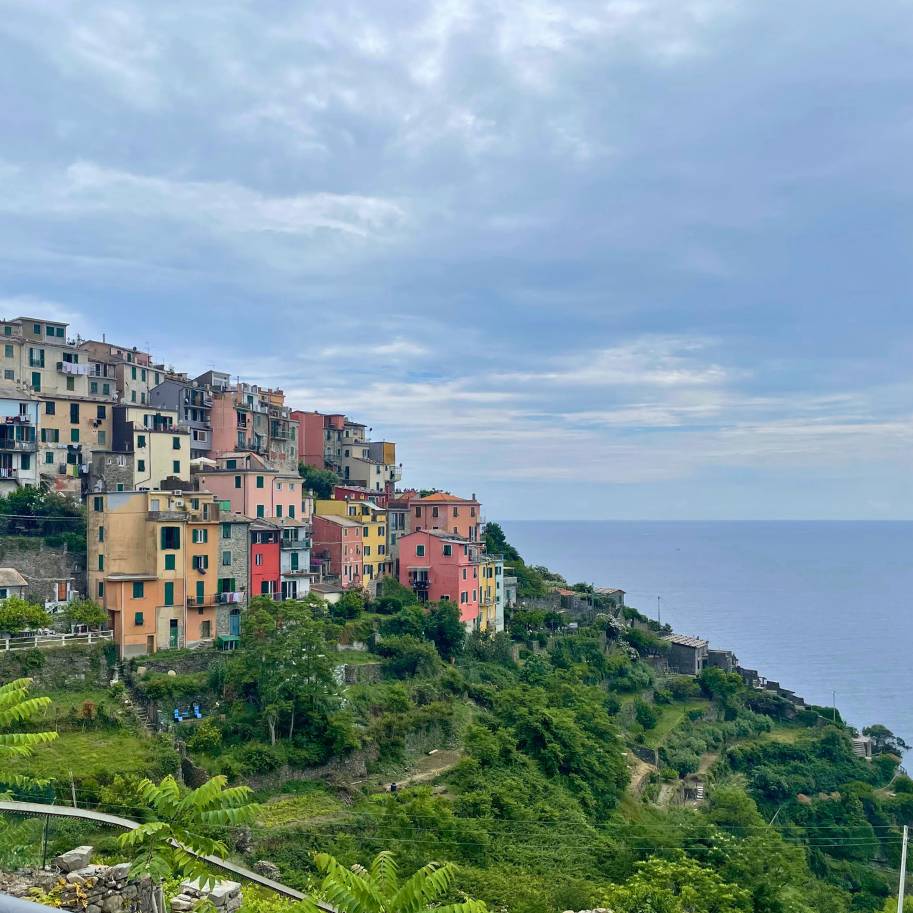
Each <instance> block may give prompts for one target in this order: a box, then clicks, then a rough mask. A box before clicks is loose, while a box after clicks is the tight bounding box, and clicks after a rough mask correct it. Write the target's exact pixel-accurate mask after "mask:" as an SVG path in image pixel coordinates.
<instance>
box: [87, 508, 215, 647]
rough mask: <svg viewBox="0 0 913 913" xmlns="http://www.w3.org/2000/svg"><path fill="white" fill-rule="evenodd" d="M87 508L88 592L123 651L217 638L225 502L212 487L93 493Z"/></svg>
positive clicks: (179, 645)
mask: <svg viewBox="0 0 913 913" xmlns="http://www.w3.org/2000/svg"><path fill="white" fill-rule="evenodd" d="M87 509H88V511H87V513H88V528H87V538H88V578H89V580H88V583H89V593H90V595H91V596H92V598H94V599H96V600H97V601H98V602H99V603H100V604H101V605H102V606H104V608H105V609H107V610H108V613H109V618H110V621H111V626H112V628H113V630H114V639H115V643H117V645H118V648H119V651H120V655H121V656H123V657H129V656H137V655H143V654H146V653H154V652H155V651H156V650H161V649H166V648H168V647H183V646H190V645H192V644H195V643H199V642H205V641H211V640H213V639H214V638H215V636H216V606H217V604H218V603H219V598H218V595H217V590H218V589H219V588H218V585H217V579H218V577H219V573H220V545H221V544H222V538H223V537H224V530H223V529H222V525H223V523H224V521H225V520H226V519H229V518H230V516H231V515H228V516H223V505H221V504H220V503H219V502H218V501H216V500H215V498H214V496H213V495H211V494H208V493H205V492H192V493H190V494H182V493H181V492H170V491H124V492H108V493H105V494H95V495H89V498H88V503H87ZM222 560H224V558H223V559H222Z"/></svg>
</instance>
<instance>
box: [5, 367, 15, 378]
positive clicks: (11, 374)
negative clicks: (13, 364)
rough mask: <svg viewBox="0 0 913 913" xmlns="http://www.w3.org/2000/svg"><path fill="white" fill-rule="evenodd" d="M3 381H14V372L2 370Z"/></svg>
mask: <svg viewBox="0 0 913 913" xmlns="http://www.w3.org/2000/svg"><path fill="white" fill-rule="evenodd" d="M3 379H4V380H15V379H16V372H15V371H10V369H9V368H7V369H6V370H4V372H3Z"/></svg>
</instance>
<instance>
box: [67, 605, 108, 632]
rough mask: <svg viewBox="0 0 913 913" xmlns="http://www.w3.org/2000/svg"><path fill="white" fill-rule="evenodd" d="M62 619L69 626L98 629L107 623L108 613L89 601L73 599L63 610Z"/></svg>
mask: <svg viewBox="0 0 913 913" xmlns="http://www.w3.org/2000/svg"><path fill="white" fill-rule="evenodd" d="M63 617H64V618H65V619H66V620H67V622H68V623H69V624H70V625H87V626H88V627H90V628H100V627H101V626H102V625H104V624H107V622H108V613H107V612H106V611H105V610H104V609H103V608H102V607H101V606H100V605H99V604H98V603H97V602H93V601H92V600H91V599H74V600H73V601H72V602H71V603H69V604H68V605H67V607H66V609H64V612H63Z"/></svg>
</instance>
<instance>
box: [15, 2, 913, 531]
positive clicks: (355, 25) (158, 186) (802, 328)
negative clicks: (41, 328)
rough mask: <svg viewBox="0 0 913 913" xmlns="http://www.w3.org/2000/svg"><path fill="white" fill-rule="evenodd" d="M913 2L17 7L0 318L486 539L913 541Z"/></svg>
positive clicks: (91, 4) (40, 4)
mask: <svg viewBox="0 0 913 913" xmlns="http://www.w3.org/2000/svg"><path fill="white" fill-rule="evenodd" d="M911 51H913V4H911V3H909V2H905V0H876V2H874V3H867V4H859V3H858V2H849V0H804V2H800V3H796V2H794V0H792V2H786V0H599V2H596V0H593V2H590V0H515V2H509V0H438V2H435V0H421V2H418V0H415V2H405V0H403V2H399V0H370V2H367V0H361V2H350V0H332V2H308V3H299V4H291V3H284V2H283V3H277V2H271V0H257V2H253V0H251V2H242V0H223V2H209V0H193V2H186V0H184V2H181V3H173V2H169V0H155V2H152V0H147V2H144V3H131V2H119V3H117V4H112V3H110V2H107V0H105V2H101V0H82V2H79V3H76V2H69V0H0V136H2V144H0V303H2V308H0V313H2V314H5V315H7V316H13V315H17V314H19V313H29V314H31V313H39V314H48V315H55V316H56V315H63V316H65V317H67V318H68V319H70V320H71V321H72V323H73V329H74V330H75V331H78V332H81V333H82V334H83V335H84V336H88V335H94V334H98V333H100V332H101V331H102V330H104V331H106V332H107V333H108V338H109V339H113V340H115V341H124V342H129V343H131V344H138V345H140V346H146V345H148V346H149V347H150V348H151V350H152V352H153V354H154V355H155V356H157V357H159V358H161V359H162V360H164V361H166V362H168V363H173V364H175V365H177V366H178V367H181V368H186V369H188V370H190V371H197V370H200V371H202V370H206V369H207V368H209V367H217V368H220V369H225V370H230V371H232V372H233V373H237V374H240V375H242V376H243V377H245V378H247V379H250V380H254V381H260V382H264V383H269V384H272V385H281V386H282V387H283V388H284V389H285V390H286V391H288V393H289V397H290V400H291V401H292V403H293V404H294V405H296V406H299V407H301V408H305V409H309V408H314V409H321V410H341V411H345V412H347V413H349V414H350V415H352V416H354V417H356V418H358V419H360V420H362V421H365V422H367V423H368V424H369V425H371V426H372V427H373V429H374V431H373V433H374V436H375V437H386V438H388V439H393V440H396V441H398V442H399V445H400V458H401V459H402V460H403V461H404V463H405V464H406V470H407V476H406V480H407V481H411V482H413V483H415V484H417V485H432V484H436V485H439V486H443V487H447V488H452V489H453V490H455V491H458V492H461V493H463V494H469V493H470V492H472V491H475V492H477V493H478V495H479V496H480V497H481V498H482V499H483V500H484V501H485V502H486V510H485V513H486V515H487V516H488V517H489V518H492V519H494V518H544V517H553V518H564V517H572V516H579V515H580V514H581V512H582V513H583V514H584V515H586V516H590V517H592V518H672V519H686V518H695V519H700V518H780V517H784V518H794V517H809V518H814V517H821V518H831V517H835V518H904V517H909V516H910V515H911V508H913V485H911V481H910V480H911V472H910V470H911V447H913V432H911V428H913V425H911V416H913V384H911V371H910V368H911V365H913V319H911V272H913V256H911V254H913V250H911V244H913V208H911V205H910V204H911V199H910V198H911V191H913V169H911V162H913V71H911V69H910V59H911Z"/></svg>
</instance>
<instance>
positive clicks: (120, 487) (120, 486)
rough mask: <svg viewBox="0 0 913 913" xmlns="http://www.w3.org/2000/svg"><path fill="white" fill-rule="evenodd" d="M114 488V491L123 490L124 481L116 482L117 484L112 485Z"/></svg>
mask: <svg viewBox="0 0 913 913" xmlns="http://www.w3.org/2000/svg"><path fill="white" fill-rule="evenodd" d="M114 490H115V491H123V490H124V483H123V482H118V483H117V485H116V486H115V487H114Z"/></svg>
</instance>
